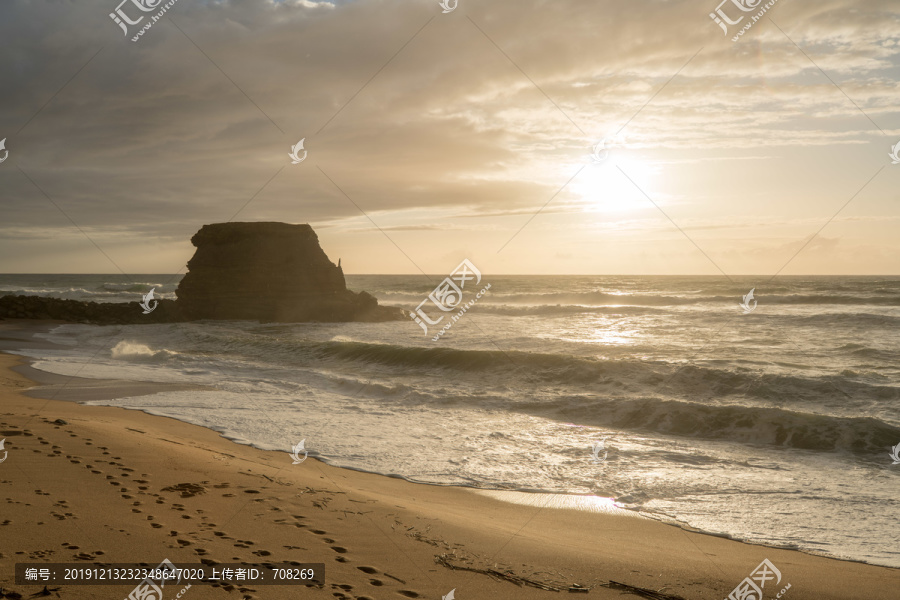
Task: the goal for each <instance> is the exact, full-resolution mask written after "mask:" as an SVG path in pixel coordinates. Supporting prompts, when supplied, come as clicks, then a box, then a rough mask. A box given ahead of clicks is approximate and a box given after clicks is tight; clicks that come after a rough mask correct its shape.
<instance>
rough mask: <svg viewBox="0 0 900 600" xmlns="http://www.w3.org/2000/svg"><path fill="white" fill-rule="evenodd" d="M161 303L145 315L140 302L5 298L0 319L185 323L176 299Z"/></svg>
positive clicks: (102, 322) (1, 305) (100, 323)
mask: <svg viewBox="0 0 900 600" xmlns="http://www.w3.org/2000/svg"><path fill="white" fill-rule="evenodd" d="M158 302H159V304H158V305H157V306H156V308H155V309H154V310H153V312H151V313H150V314H146V315H145V314H143V312H144V311H143V309H142V308H141V307H140V305H139V304H138V303H137V302H81V301H79V300H62V299H60V298H47V297H44V296H2V297H0V318H2V317H6V318H9V319H50V320H54V321H68V322H70V323H94V324H97V325H127V324H129V323H174V322H177V321H184V320H185V319H184V317H183V315H182V314H181V311H180V310H179V307H178V303H176V302H175V301H174V300H158Z"/></svg>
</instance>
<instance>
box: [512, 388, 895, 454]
mask: <svg viewBox="0 0 900 600" xmlns="http://www.w3.org/2000/svg"><path fill="white" fill-rule="evenodd" d="M521 408H522V407H520V409H521ZM529 411H530V412H535V413H539V414H541V415H545V416H546V415H548V413H556V414H557V416H559V417H565V418H567V419H570V420H573V421H574V420H576V419H577V422H578V423H579V424H581V425H600V426H603V427H611V428H615V429H626V430H632V431H653V432H656V433H662V434H667V435H676V436H679V437H691V438H703V439H713V440H726V441H729V442H739V443H744V444H758V445H766V446H780V447H783V448H792V449H797V450H813V451H820V452H821V451H826V452H847V453H850V454H854V455H873V456H880V455H881V454H884V455H885V456H887V452H888V450H889V448H890V447H891V445H892V444H896V443H897V442H896V440H900V427H897V426H894V425H891V424H889V423H885V422H884V421H881V420H879V419H876V418H872V417H846V416H836V415H824V414H810V413H806V412H800V411H793V410H788V409H784V408H777V407H755V406H742V405H706V404H698V403H694V402H685V401H679V400H668V399H655V398H649V399H627V400H591V399H585V398H580V399H577V400H576V399H573V398H559V399H557V400H556V401H554V402H553V403H551V404H550V405H548V404H547V403H544V402H542V403H535V404H533V405H532V406H531V407H529Z"/></svg>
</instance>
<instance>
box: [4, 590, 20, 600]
mask: <svg viewBox="0 0 900 600" xmlns="http://www.w3.org/2000/svg"><path fill="white" fill-rule="evenodd" d="M0 598H9V599H10V600H20V599H21V598H22V594H20V593H19V592H9V591H3V588H0Z"/></svg>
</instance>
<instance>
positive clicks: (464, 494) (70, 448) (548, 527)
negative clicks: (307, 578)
mask: <svg viewBox="0 0 900 600" xmlns="http://www.w3.org/2000/svg"><path fill="white" fill-rule="evenodd" d="M57 324H62V323H43V325H44V326H47V325H54V326H55V325H57ZM34 325H36V323H35V322H27V323H24V322H10V321H4V322H2V324H0V338H2V339H5V340H7V341H9V340H10V338H9V337H7V336H8V335H9V334H10V330H11V329H13V330H17V331H18V332H19V333H20V334H21V332H22V331H24V330H26V329H29V328H33V327H34ZM16 328H18V329H16ZM34 343H35V344H39V343H46V342H41V341H39V340H36V341H34ZM0 350H2V348H0ZM25 361H26V358H25V357H21V356H14V355H9V354H5V353H3V354H0V367H2V371H0V430H2V433H0V437H3V436H5V437H6V438H7V444H6V449H7V450H8V451H9V458H10V459H11V460H7V461H5V463H2V464H0V490H2V491H3V492H5V493H4V494H2V496H0V497H5V498H7V501H6V504H5V509H4V511H3V512H4V516H3V518H2V519H0V523H3V521H4V520H8V521H9V523H4V524H3V525H0V535H2V536H3V539H4V544H3V545H4V548H3V549H2V551H0V587H2V588H3V589H4V590H7V589H9V588H12V590H14V591H18V592H19V593H22V594H23V595H24V594H27V593H31V592H36V591H39V590H40V589H41V587H40V586H36V587H33V588H32V587H31V586H29V587H27V588H26V587H25V586H16V585H14V584H13V581H12V566H13V564H14V563H15V562H40V561H41V560H46V561H49V562H76V561H79V560H81V561H84V564H85V565H87V564H90V562H91V561H103V562H111V563H114V562H148V563H153V564H157V563H158V562H160V561H161V560H162V559H163V558H168V559H170V560H172V561H173V562H194V563H196V562H199V561H200V560H201V558H202V557H207V558H210V557H212V558H213V559H215V560H216V561H217V562H232V559H234V560H233V562H237V561H238V560H240V561H259V560H261V558H260V557H262V556H266V557H270V558H266V559H265V560H271V561H272V562H278V561H282V560H285V561H286V560H296V561H300V562H325V564H326V584H325V586H324V588H322V589H316V588H307V589H306V590H304V591H303V593H302V596H303V597H321V598H333V597H338V598H341V597H345V598H401V597H410V598H412V597H429V598H431V597H440V596H442V595H444V594H447V593H448V592H449V591H450V589H456V590H457V595H458V596H459V598H460V600H465V599H466V598H500V599H503V598H523V597H524V598H538V597H541V598H544V597H549V595H550V594H551V593H553V592H547V591H543V590H540V589H536V588H531V587H524V588H520V587H517V586H516V585H513V584H512V583H509V582H507V581H499V580H495V579H493V578H491V577H488V576H485V575H482V574H478V573H473V572H468V571H460V570H451V569H449V568H447V567H445V566H439V565H438V564H436V563H435V557H436V556H437V555H440V554H447V555H448V556H449V557H450V559H449V560H450V564H453V565H456V566H465V567H469V568H477V569H482V570H485V569H491V568H498V569H501V570H504V571H505V570H507V569H508V570H509V571H511V572H512V573H514V574H515V575H516V576H518V577H522V578H526V579H531V580H535V581H542V582H546V583H547V584H548V585H555V586H557V587H558V586H563V585H571V584H575V583H577V584H579V585H581V586H585V587H592V589H591V591H590V594H589V597H595V598H619V597H621V595H620V594H621V592H619V591H616V590H610V589H606V588H601V587H596V586H597V585H599V583H603V582H605V581H607V580H614V581H619V582H624V583H627V584H629V585H633V586H640V587H645V588H648V589H654V590H659V589H663V591H665V593H668V594H676V595H681V596H683V597H684V598H688V599H694V598H697V599H700V598H704V599H705V598H710V599H712V598H715V599H717V600H719V599H721V598H722V597H724V596H726V595H727V594H728V593H729V592H730V591H731V590H732V589H733V588H734V587H735V586H736V585H737V584H738V583H740V581H741V580H742V579H743V578H744V577H747V576H748V575H749V574H750V572H751V571H752V570H753V569H754V568H755V567H756V565H758V564H759V563H760V562H761V561H762V560H763V559H765V558H768V559H769V560H771V561H772V562H773V563H774V564H775V565H777V566H778V567H779V569H780V570H781V572H782V574H783V576H784V579H783V581H784V582H789V583H791V584H792V587H791V589H790V590H789V592H788V593H787V594H786V598H787V599H788V600H790V599H792V598H798V599H802V598H834V599H843V598H866V599H867V600H879V599H881V598H884V599H885V600H887V599H889V598H894V597H895V594H896V592H895V590H896V589H897V587H898V586H900V570H897V569H891V568H889V567H880V566H874V565H870V564H868V563H862V562H857V561H848V560H839V559H833V558H827V557H823V556H819V555H815V554H809V553H805V552H800V551H795V550H788V549H779V548H773V547H769V546H758V545H752V544H745V543H743V542H738V541H734V540H730V539H728V538H725V537H721V536H717V535H715V534H706V533H699V532H692V531H690V530H687V529H684V528H681V527H678V526H675V525H668V524H665V523H662V522H659V521H656V520H652V519H646V518H640V516H639V515H636V514H635V513H633V512H631V511H625V510H623V509H617V510H619V511H621V513H627V514H625V515H623V514H619V513H616V512H615V511H611V512H610V511H604V510H599V511H597V512H593V511H590V510H570V508H572V507H568V508H567V507H547V508H546V509H542V508H536V507H535V506H534V505H528V504H527V503H522V504H520V503H515V502H511V501H510V498H511V497H512V495H515V494H520V495H523V496H529V497H530V498H531V499H539V498H540V495H537V494H527V493H525V492H496V491H487V490H478V489H475V488H464V487H455V486H434V485H427V484H418V483H411V482H409V481H407V480H405V479H402V478H397V477H387V476H382V475H375V474H370V473H365V472H362V471H356V470H352V469H342V468H338V467H331V466H329V465H327V464H325V463H323V462H321V461H317V460H315V459H311V460H308V461H304V462H303V463H302V464H300V465H291V461H290V459H289V457H287V456H286V453H282V452H275V451H265V450H259V449H256V448H254V447H252V446H246V445H242V444H236V443H233V442H231V441H229V440H228V439H226V438H223V437H222V436H221V435H220V434H219V433H217V432H215V431H212V430H210V429H206V428H203V427H200V426H196V425H191V424H188V423H184V422H181V421H178V420H176V419H172V418H169V417H161V416H154V415H150V414H148V413H144V412H143V411H135V410H128V409H123V408H116V407H104V406H85V405H82V404H79V403H78V402H77V400H76V401H74V402H73V401H71V400H60V399H45V398H35V397H29V396H26V395H25V394H24V393H22V392H24V391H25V390H26V389H27V388H29V387H31V386H32V384H33V383H34V382H33V380H30V379H29V378H27V377H26V376H25V374H24V373H27V372H28V371H27V368H23V364H24V362H25ZM32 370H33V369H32ZM56 377H61V378H62V379H69V378H68V377H63V376H56ZM87 381H94V382H95V383H96V381H97V380H87ZM132 383H133V382H132ZM153 385H157V384H153ZM158 385H160V386H161V387H164V386H165V384H158ZM67 387H72V389H76V388H77V387H78V386H71V385H70V386H67ZM97 389H106V390H107V391H109V392H112V391H114V386H106V387H105V388H104V386H97V385H94V387H93V391H91V388H90V386H87V387H84V388H82V389H81V391H80V392H79V393H81V394H83V395H89V394H91V393H94V392H96V391H97ZM149 389H150V388H149V387H147V388H145V390H149ZM145 393H154V392H153V391H146V392H145ZM114 397H115V396H114ZM93 399H96V398H93ZM57 418H61V419H63V420H65V421H66V422H67V423H66V424H65V425H58V424H55V423H54V421H55V419H57ZM25 430H29V431H30V433H31V434H32V435H27V434H26V433H24V431H25ZM11 432H16V434H13V435H11ZM20 432H21V433H20ZM41 438H43V439H41ZM95 440H96V442H95ZM95 443H96V444H103V446H97V445H95ZM101 448H106V449H107V450H106V451H104V452H102V453H100V452H98V450H100V449H101ZM63 456H66V457H67V458H68V460H63ZM107 457H109V458H107ZM110 458H111V459H112V461H111V460H110ZM113 461H118V462H113ZM85 463H87V464H85ZM103 463H105V465H104V464H103ZM87 465H90V466H91V467H93V468H92V469H87V468H86V467H87ZM32 467H34V468H32ZM104 472H106V473H113V472H115V473H116V474H115V475H109V474H108V475H106V479H104V478H103V475H104ZM137 477H140V478H141V479H140V480H139V479H136V478H137ZM140 481H144V482H146V484H141V485H140V486H139V487H138V488H137V489H133V488H132V485H131V484H132V483H139V482H140ZM181 483H192V484H195V485H197V486H199V487H200V488H202V489H203V491H202V492H199V493H198V494H197V495H196V496H189V497H185V498H183V499H182V498H181V496H183V494H179V493H177V492H168V491H166V490H165V489H164V488H166V487H172V486H176V485H178V484H181ZM86 484H87V485H86ZM126 486H127V487H126ZM36 490H40V493H38V491H36ZM247 490H251V491H247ZM298 491H299V493H297V492H298ZM235 492H237V493H235ZM254 492H255V493H254ZM504 495H506V496H507V497H506V498H503V497H502V496H504ZM544 496H560V495H546V494H545V495H544ZM51 500H56V502H55V504H52V506H51V502H50V501H51ZM154 500H155V502H153V501H154ZM32 504H34V506H32ZM546 504H550V502H549V501H548V502H547V503H546ZM98 508H102V510H97V509H98ZM251 509H252V510H251ZM67 511H68V512H67ZM260 511H262V512H260ZM251 512H252V513H254V514H252V515H251V514H250V513H251ZM48 513H49V516H48ZM98 513H99V514H98ZM7 515H8V516H7ZM179 516H180V517H181V518H180V519H177V520H176V518H177V517H179ZM298 516H299V517H298ZM204 521H206V522H205V523H204ZM79 522H80V523H79ZM110 523H115V524H116V525H112V526H111V525H110ZM163 523H166V524H165V525H163ZM48 525H49V526H50V527H49V528H48V527H47V526H48ZM86 525H90V527H86ZM184 526H187V529H188V530H189V531H187V532H185V531H183V530H184V528H185V527H184ZM286 527H287V528H288V529H285V528H286ZM173 531H174V532H176V533H175V534H174V535H172V533H171V532H173ZM317 531H318V532H321V533H316V532H317ZM37 532H40V533H41V536H38V535H36V533H37ZM217 532H218V533H217ZM219 534H222V535H219ZM48 537H50V538H55V539H54V540H53V542H50V541H49V540H46V539H44V538H48ZM35 538H41V539H40V540H36V539H35ZM326 540H328V541H326ZM232 542H236V543H232ZM244 542H252V543H244ZM323 542H324V544H325V545H324V546H323V545H322V544H323ZM63 544H66V545H65V546H64V545H63ZM294 544H297V545H296V546H295V545H294ZM135 545H137V546H138V548H140V549H141V551H140V552H135ZM72 546H78V547H79V548H75V549H72V548H71V547H72ZM338 548H339V549H338ZM79 550H81V552H79ZM88 550H91V551H93V552H90V553H88V552H87V551H88ZM198 550H202V551H203V552H202V553H201V552H198ZM298 550H300V552H298ZM96 551H100V552H101V553H97V552H96ZM20 552H21V553H22V554H19V553H20ZM260 552H265V553H266V554H262V553H260ZM79 554H85V557H79ZM341 559H343V560H341ZM154 561H156V562H154ZM826 561H827V562H826ZM494 563H496V564H497V567H493V565H494ZM360 567H363V568H364V569H363V568H360ZM373 569H374V571H373ZM370 571H371V572H370ZM397 578H399V579H397ZM400 580H402V581H403V582H405V583H400ZM373 582H377V583H373ZM345 586H349V589H347V587H345ZM119 589H124V588H119V587H117V588H116V590H119ZM776 591H777V590H776ZM92 592H93V593H92ZM111 592H113V590H107V591H106V592H102V591H97V590H96V588H94V587H93V586H64V587H63V590H61V591H60V593H61V597H65V598H82V597H83V598H88V597H91V598H93V597H97V596H98V595H100V594H103V597H105V595H106V594H108V593H111ZM407 592H408V593H409V594H416V595H409V594H407ZM766 592H767V594H766V596H768V595H769V593H768V592H769V590H768V589H766ZM126 593H127V590H126ZM190 593H191V594H192V595H196V596H197V597H198V598H205V597H213V596H214V595H215V597H217V598H218V597H222V596H223V590H222V589H220V588H212V587H208V586H195V587H194V588H192V589H191V592H190ZM242 594H244V596H243V597H247V596H249V597H251V598H281V597H285V598H287V597H291V596H294V595H295V594H296V590H295V589H294V588H293V587H287V588H282V587H262V586H259V587H258V589H257V590H255V591H248V592H242ZM338 594H341V595H338ZM113 595H114V594H113ZM773 595H774V592H773ZM230 597H234V596H230ZM238 597H241V596H238Z"/></svg>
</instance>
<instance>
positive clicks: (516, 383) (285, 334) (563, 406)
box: [0, 274, 900, 567]
mask: <svg viewBox="0 0 900 600" xmlns="http://www.w3.org/2000/svg"><path fill="white" fill-rule="evenodd" d="M444 276H446V274H443V275H441V274H436V275H435V277H434V279H431V280H429V279H428V278H426V277H423V276H422V275H347V276H346V278H347V285H348V287H349V288H351V289H353V290H356V291H360V290H366V291H368V292H370V293H372V294H373V295H374V296H375V297H376V298H378V300H379V302H380V303H382V304H388V305H394V306H401V307H403V308H405V309H407V310H412V309H414V308H415V307H416V306H417V305H418V304H419V303H420V302H421V301H422V300H423V299H425V297H426V296H427V295H428V293H429V292H430V291H431V290H432V289H433V288H434V286H435V284H436V283H437V282H438V281H439V280H440V278H442V277H444ZM123 277H125V276H122V275H118V276H112V275H104V274H94V275H78V274H74V275H70V274H50V275H41V274H23V275H0V295H4V294H11V293H25V294H33V295H43V296H54V297H62V298H70V299H76V300H97V301H102V302H128V301H137V300H139V299H140V294H141V293H146V292H147V291H148V290H149V289H150V288H151V287H156V288H157V296H158V297H163V298H166V297H169V298H172V297H174V290H175V287H176V286H177V277H176V276H172V275H158V274H157V275H147V276H145V277H143V278H142V279H138V280H137V281H134V280H133V279H134V276H131V277H132V279H129V280H127V281H122V278H123ZM733 277H734V278H735V281H733V282H730V281H728V280H727V279H725V278H724V277H722V276H721V275H719V276H716V275H706V276H676V275H665V276H649V275H632V276H621V275H606V276H603V275H543V276H536V275H494V274H485V279H486V280H488V281H489V282H490V283H491V284H492V287H491V289H490V292H489V293H488V294H487V295H486V296H485V297H484V298H482V299H481V300H480V301H479V302H478V304H477V305H475V306H473V307H472V308H471V310H469V311H468V312H467V313H466V315H465V318H463V319H460V320H459V321H458V322H457V323H455V324H454V326H453V328H452V329H450V330H448V331H447V334H446V335H445V336H444V337H442V338H441V339H440V340H439V341H438V342H432V341H431V336H429V335H425V334H423V332H422V329H420V327H419V326H418V325H417V324H416V323H415V322H413V321H412V320H410V321H408V322H404V321H398V322H391V323H256V322H247V321H240V322H239V321H201V322H190V323H171V324H155V325H127V326H94V325H82V324H65V325H60V326H58V327H55V328H54V329H53V330H52V332H51V333H49V334H48V335H47V336H46V337H47V339H49V340H50V341H53V342H55V343H57V344H59V347H57V348H54V349H52V350H19V351H18V352H17V353H18V354H21V355H24V356H29V357H31V358H32V359H34V366H35V367H36V368H38V369H42V370H46V371H50V372H53V373H58V374H63V375H74V374H76V373H77V374H78V375H79V376H82V377H97V378H116V379H134V380H141V381H159V382H174V383H192V384H197V385H203V386H210V387H214V388H215V390H216V391H212V392H210V391H196V390H191V391H179V392H164V393H159V394H154V395H149V396H141V397H135V398H122V399H116V400H111V401H96V402H90V403H89V404H98V405H113V406H122V407H126V408H132V409H140V410H145V411H147V412H150V413H152V414H159V415H166V416H170V417H174V418H177V419H180V420H183V421H186V422H189V423H194V424H197V425H201V426H204V427H208V428H210V429H213V430H215V431H218V432H220V433H221V434H222V435H223V436H225V437H227V438H229V439H231V440H234V441H235V442H237V443H242V444H252V445H254V446H256V447H259V448H263V449H267V450H279V451H283V452H284V453H285V456H284V460H285V461H290V460H291V459H290V456H289V454H288V452H289V450H290V449H291V448H292V447H294V446H295V445H296V444H297V443H298V442H300V441H301V440H304V439H305V440H306V442H305V447H306V449H307V450H308V451H309V454H310V456H315V457H319V458H321V459H323V460H325V461H327V462H328V463H330V464H333V465H336V466H341V467H347V468H353V469H358V470H363V471H368V472H373V473H380V474H384V475H392V476H400V477H403V478H406V479H408V480H410V481H415V482H422V483H430V484H438V485H457V486H469V487H475V488H479V489H488V490H505V491H527V492H553V493H567V494H594V495H597V496H604V497H613V498H615V499H616V503H617V504H618V505H619V506H622V507H625V508H628V509H631V510H636V511H639V512H641V513H643V514H646V515H648V516H651V517H655V518H659V519H662V520H665V521H668V522H673V523H680V524H687V525H690V526H691V527H695V528H697V529H700V530H703V531H708V532H713V533H717V534H727V535H730V536H731V537H734V538H736V539H740V540H745V541H748V542H753V543H761V544H768V545H773V546H778V547H786V548H797V549H801V550H806V551H810V552H816V553H821V554H825V555H828V556H833V557H836V558H845V559H853V560H863V561H867V562H871V563H874V564H880V565H885V566H893V567H900V549H898V548H896V540H895V537H896V536H895V535H894V534H893V532H894V530H895V526H896V515H897V514H898V509H900V498H898V495H897V493H896V492H897V489H898V487H897V482H898V477H900V466H892V460H891V458H890V456H889V452H890V449H891V447H893V446H895V445H897V444H900V414H898V413H897V410H896V409H897V406H898V405H900V404H898V400H900V327H898V325H900V276H892V275H879V276H860V275H853V276H825V275H816V276H798V275H784V276H778V277H777V278H775V279H774V280H771V281H767V282H760V281H758V280H757V281H755V282H754V281H753V280H752V279H750V280H746V279H748V278H752V277H754V276H747V277H745V276H733ZM767 277H769V278H771V276H767ZM745 280H746V281H745ZM745 284H746V287H744V286H745ZM751 287H756V291H755V300H756V301H757V302H758V304H757V305H756V308H755V309H754V310H753V311H752V312H749V313H746V312H745V311H744V310H742V308H741V306H740V303H741V301H742V296H743V295H746V294H747V293H748V291H749V290H750V288H751ZM92 357H93V358H92ZM601 441H602V442H603V446H602V448H603V451H602V452H601V451H598V450H597V448H598V446H597V444H598V443H599V442H601ZM601 457H602V458H601ZM288 464H289V463H288ZM297 468H302V467H301V466H297Z"/></svg>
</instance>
